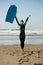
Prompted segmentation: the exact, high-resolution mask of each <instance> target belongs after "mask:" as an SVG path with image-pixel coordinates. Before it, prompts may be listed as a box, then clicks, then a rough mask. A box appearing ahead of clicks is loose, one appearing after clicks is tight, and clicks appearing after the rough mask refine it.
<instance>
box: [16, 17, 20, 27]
mask: <svg viewBox="0 0 43 65" xmlns="http://www.w3.org/2000/svg"><path fill="white" fill-rule="evenodd" d="M15 19H16V21H17V24H18V25H19V26H20V23H19V21H18V19H17V17H15Z"/></svg>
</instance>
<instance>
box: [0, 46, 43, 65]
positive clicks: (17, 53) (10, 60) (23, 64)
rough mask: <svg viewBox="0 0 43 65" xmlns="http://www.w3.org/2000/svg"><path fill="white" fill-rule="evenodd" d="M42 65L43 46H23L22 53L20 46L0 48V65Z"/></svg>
mask: <svg viewBox="0 0 43 65" xmlns="http://www.w3.org/2000/svg"><path fill="white" fill-rule="evenodd" d="M35 64H42V65H43V45H25V49H24V53H23V52H22V50H21V48H20V45H9V46H8V45H7V46H0V65H35Z"/></svg>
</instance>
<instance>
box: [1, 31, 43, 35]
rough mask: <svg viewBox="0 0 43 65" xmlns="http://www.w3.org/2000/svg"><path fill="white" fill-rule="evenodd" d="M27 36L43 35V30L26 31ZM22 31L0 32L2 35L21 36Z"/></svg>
mask: <svg viewBox="0 0 43 65" xmlns="http://www.w3.org/2000/svg"><path fill="white" fill-rule="evenodd" d="M25 33H26V35H43V30H26V31H25ZM19 34H20V30H18V31H17V30H14V31H12V30H0V35H19Z"/></svg>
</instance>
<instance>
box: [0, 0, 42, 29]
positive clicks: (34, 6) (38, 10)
mask: <svg viewBox="0 0 43 65" xmlns="http://www.w3.org/2000/svg"><path fill="white" fill-rule="evenodd" d="M11 5H16V6H17V15H16V16H17V18H18V20H19V22H20V20H21V19H23V20H24V22H25V20H26V17H27V16H28V15H29V14H31V18H30V19H29V20H28V22H27V25H26V29H28V30H30V29H31V30H33V29H43V0H0V29H19V26H18V25H17V22H16V20H15V19H14V23H13V24H11V23H7V22H5V18H6V14H7V11H8V9H9V7H10V6H11Z"/></svg>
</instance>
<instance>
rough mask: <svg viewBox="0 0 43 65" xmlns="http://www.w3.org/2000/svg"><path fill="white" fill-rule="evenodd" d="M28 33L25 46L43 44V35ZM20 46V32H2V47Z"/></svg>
mask: <svg viewBox="0 0 43 65" xmlns="http://www.w3.org/2000/svg"><path fill="white" fill-rule="evenodd" d="M35 32H36V31H34V32H33V33H32V32H31V33H29V34H28V33H27V31H26V38H25V44H37V45H38V44H43V34H42V33H40V34H38V33H37V34H36V33H35ZM14 44H20V39H19V31H0V45H14Z"/></svg>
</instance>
